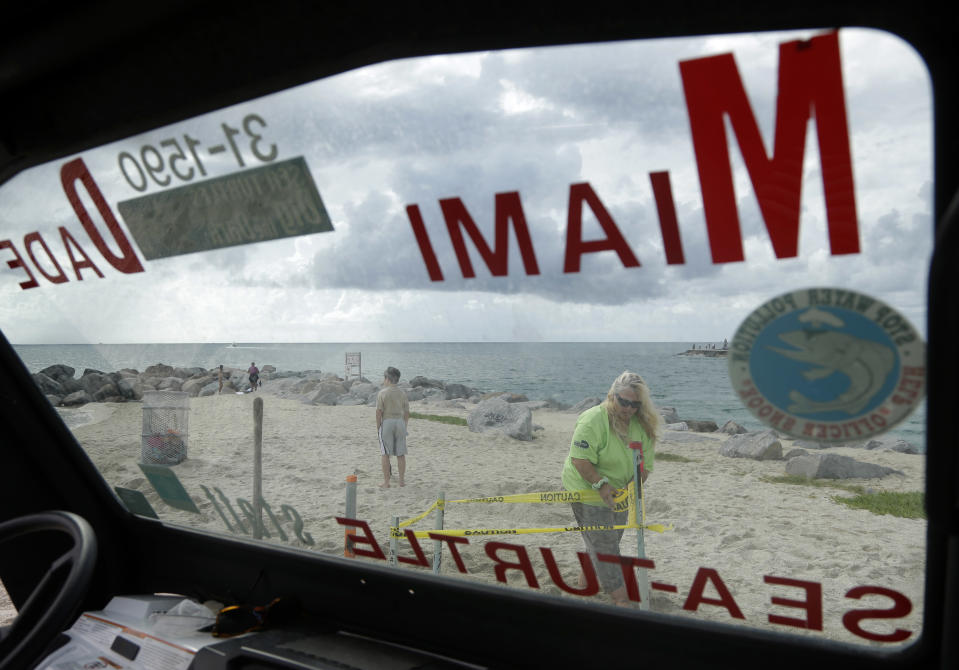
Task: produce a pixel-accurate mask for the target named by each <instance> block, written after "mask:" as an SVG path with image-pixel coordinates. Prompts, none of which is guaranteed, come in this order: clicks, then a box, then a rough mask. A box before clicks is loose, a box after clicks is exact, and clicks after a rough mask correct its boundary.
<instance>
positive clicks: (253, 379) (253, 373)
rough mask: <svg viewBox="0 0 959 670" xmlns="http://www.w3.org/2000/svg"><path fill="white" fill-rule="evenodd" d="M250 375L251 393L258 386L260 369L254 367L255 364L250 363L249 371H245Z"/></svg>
mask: <svg viewBox="0 0 959 670" xmlns="http://www.w3.org/2000/svg"><path fill="white" fill-rule="evenodd" d="M246 373H247V374H248V375H250V389H252V390H253V391H255V390H256V388H257V387H258V386H259V385H260V368H258V367H256V363H255V362H253V363H250V369H249V370H247V371H246Z"/></svg>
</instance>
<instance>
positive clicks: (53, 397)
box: [46, 393, 63, 407]
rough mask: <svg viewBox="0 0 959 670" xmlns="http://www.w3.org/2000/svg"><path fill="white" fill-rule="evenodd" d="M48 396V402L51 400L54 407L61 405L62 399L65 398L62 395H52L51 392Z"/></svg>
mask: <svg viewBox="0 0 959 670" xmlns="http://www.w3.org/2000/svg"><path fill="white" fill-rule="evenodd" d="M46 398H47V402H49V403H50V404H51V405H53V406H54V407H59V406H60V403H61V401H62V400H63V399H62V398H61V397H60V396H58V395H50V394H49V393H48V394H47V395H46Z"/></svg>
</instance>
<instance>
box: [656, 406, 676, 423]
mask: <svg viewBox="0 0 959 670" xmlns="http://www.w3.org/2000/svg"><path fill="white" fill-rule="evenodd" d="M659 415H660V416H661V417H663V422H665V423H679V422H680V421H681V419H680V418H679V412H677V411H676V408H675V407H660V408H659Z"/></svg>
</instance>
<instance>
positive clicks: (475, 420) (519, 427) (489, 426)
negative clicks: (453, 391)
mask: <svg viewBox="0 0 959 670" xmlns="http://www.w3.org/2000/svg"><path fill="white" fill-rule="evenodd" d="M466 423H467V425H468V426H469V429H470V430H471V431H472V432H474V433H485V432H486V431H490V430H498V431H501V432H503V433H505V434H506V435H509V436H510V437H512V438H514V439H517V440H532V439H533V413H532V412H531V411H530V410H529V407H526V406H524V405H520V404H516V403H508V402H506V401H505V400H501V399H499V398H491V399H489V400H484V401H483V402H481V403H479V404H478V405H476V407H475V408H474V409H473V411H471V412H470V413H469V416H468V417H467V419H466Z"/></svg>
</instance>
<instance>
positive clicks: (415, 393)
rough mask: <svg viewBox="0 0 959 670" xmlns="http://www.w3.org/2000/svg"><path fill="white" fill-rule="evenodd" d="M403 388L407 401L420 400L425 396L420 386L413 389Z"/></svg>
mask: <svg viewBox="0 0 959 670" xmlns="http://www.w3.org/2000/svg"><path fill="white" fill-rule="evenodd" d="M403 390H404V391H405V392H406V399H407V400H408V401H409V402H414V401H416V400H422V399H423V398H424V397H426V394H425V393H424V392H423V389H422V388H415V389H414V388H411V389H403Z"/></svg>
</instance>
